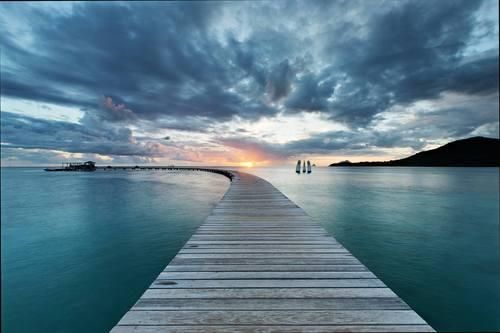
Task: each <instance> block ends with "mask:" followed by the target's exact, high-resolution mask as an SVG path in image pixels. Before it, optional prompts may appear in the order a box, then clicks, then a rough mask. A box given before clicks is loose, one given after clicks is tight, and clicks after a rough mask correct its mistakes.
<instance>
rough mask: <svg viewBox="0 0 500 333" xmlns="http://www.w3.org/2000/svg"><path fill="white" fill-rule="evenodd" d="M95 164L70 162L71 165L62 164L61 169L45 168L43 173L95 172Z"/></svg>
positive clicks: (90, 162)
mask: <svg viewBox="0 0 500 333" xmlns="http://www.w3.org/2000/svg"><path fill="white" fill-rule="evenodd" d="M95 170H96V167H95V162H92V161H87V162H83V163H80V162H72V163H63V165H62V167H61V168H47V169H45V171H95Z"/></svg>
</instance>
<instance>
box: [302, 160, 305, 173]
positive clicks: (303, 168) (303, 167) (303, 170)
mask: <svg viewBox="0 0 500 333" xmlns="http://www.w3.org/2000/svg"><path fill="white" fill-rule="evenodd" d="M302 173H306V161H304V162H302Z"/></svg>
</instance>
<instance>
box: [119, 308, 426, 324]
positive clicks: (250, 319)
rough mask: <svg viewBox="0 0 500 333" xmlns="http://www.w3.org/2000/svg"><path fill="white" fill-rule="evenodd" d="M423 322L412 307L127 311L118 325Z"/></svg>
mask: <svg viewBox="0 0 500 333" xmlns="http://www.w3.org/2000/svg"><path fill="white" fill-rule="evenodd" d="M222 323H224V324H226V325H308V324H311V323H314V324H316V325H329V324H330V325H335V324H336V325H348V324H386V325H387V324H392V325H398V324H425V321H423V320H422V318H420V317H419V316H418V315H417V314H416V313H415V312H414V311H411V310H348V311H342V310H329V311H325V310H318V311H310V310H302V311H286V310H266V311H238V310H235V311H194V310H192V311H189V310H179V311H161V310H160V311H129V312H127V314H125V316H124V317H123V318H122V320H121V321H120V324H121V325H193V324H194V325H214V324H219V325H220V324H222Z"/></svg>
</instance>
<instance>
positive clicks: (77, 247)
mask: <svg viewBox="0 0 500 333" xmlns="http://www.w3.org/2000/svg"><path fill="white" fill-rule="evenodd" d="M293 169H294V168H293V167H291V168H289V169H247V170H245V171H249V172H253V173H255V174H257V175H259V176H262V177H263V178H265V179H267V180H269V181H271V182H272V183H273V184H274V185H275V186H276V187H277V188H279V189H280V190H282V191H283V192H284V193H285V194H286V195H287V196H288V197H290V198H291V199H292V200H294V201H295V202H296V203H297V204H299V205H300V206H301V207H302V208H304V209H305V210H306V211H307V212H308V213H309V214H310V215H311V216H312V217H313V218H314V219H315V220H316V221H318V222H319V223H321V224H322V225H324V226H325V228H326V229H327V230H328V231H329V232H330V233H331V234H333V235H334V236H335V237H336V238H337V239H338V240H339V241H340V242H342V243H343V244H344V245H345V246H346V247H347V248H348V249H349V250H350V251H352V253H353V254H354V255H355V256H357V257H358V258H359V259H360V260H361V261H362V262H363V263H365V264H366V265H367V266H368V267H369V268H370V269H371V270H372V271H373V272H374V273H375V274H377V275H378V276H379V277H380V278H382V279H383V280H384V282H386V284H388V285H389V286H390V287H391V288H392V289H393V290H394V291H395V292H396V293H398V294H399V295H400V296H401V297H403V298H404V300H405V301H406V302H407V303H409V304H410V305H411V306H412V307H413V308H414V309H415V310H417V311H418V312H419V313H420V314H421V315H422V316H423V317H424V318H425V319H426V320H427V321H428V322H429V323H430V324H431V325H433V326H434V327H435V328H436V329H438V330H447V331H456V330H459V331H464V330H469V331H479V330H480V331H484V330H492V331H493V330H500V247H499V204H498V201H499V192H498V191H499V190H498V187H499V172H498V169H495V168H315V169H314V170H313V173H312V174H310V175H296V174H295V173H294V172H293ZM1 180H2V185H1V190H2V193H1V194H2V216H1V217H2V226H1V227H2V230H1V231H2V329H3V331H5V332H103V331H107V330H108V329H109V328H111V327H112V326H113V325H114V324H115V323H116V322H117V321H118V320H119V319H120V317H121V316H122V315H123V313H124V312H125V311H126V310H128V308H129V307H130V306H131V305H132V304H133V303H134V302H135V301H136V300H137V298H138V297H139V296H140V295H141V294H142V292H143V290H144V289H145V288H146V287H147V286H148V285H149V284H150V283H151V281H152V280H153V279H154V278H155V277H156V275H157V274H158V273H159V271H161V269H162V268H163V267H164V266H165V265H166V263H168V261H169V260H170V259H171V258H172V257H173V256H174V255H175V254H176V252H177V251H178V249H179V248H180V247H181V246H182V245H183V243H184V242H185V241H186V240H187V239H188V238H189V237H190V235H191V234H192V232H193V231H194V230H195V229H196V228H197V226H198V225H199V224H200V223H201V222H203V220H204V218H205V217H206V216H207V215H208V214H209V213H210V211H211V209H212V207H213V206H214V205H215V203H217V202H218V200H219V199H220V198H221V197H222V195H223V194H224V192H225V191H226V189H227V187H228V185H229V181H228V180H227V179H226V178H225V177H222V176H220V175H215V174H206V173H201V172H200V173H197V176H196V177H195V174H194V173H186V172H184V173H183V172H176V173H174V172H166V171H137V172H126V171H113V172H109V171H106V172H104V171H102V172H95V173H73V174H69V173H45V172H43V171H41V170H39V169H6V168H4V169H2V179H1Z"/></svg>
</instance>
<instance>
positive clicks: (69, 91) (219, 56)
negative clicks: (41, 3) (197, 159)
mask: <svg viewBox="0 0 500 333" xmlns="http://www.w3.org/2000/svg"><path fill="white" fill-rule="evenodd" d="M12 7H13V6H11V7H5V9H6V10H14V9H16V8H17V9H18V10H19V11H21V12H22V13H24V14H27V15H28V17H29V18H30V19H31V20H32V22H34V23H33V31H32V33H33V44H32V45H30V46H29V48H26V49H25V48H23V47H21V46H19V45H18V44H17V43H16V42H15V41H14V40H15V38H16V37H15V36H13V35H10V36H9V34H4V35H2V37H0V38H1V42H2V44H3V45H4V46H5V47H6V51H7V52H5V53H4V54H5V55H6V57H7V58H8V60H9V61H10V62H12V63H14V65H13V66H9V65H5V66H2V94H4V95H5V96H12V97H19V98H25V99H32V100H38V101H45V102H53V103H58V104H67V105H74V106H78V107H98V106H99V102H98V101H99V99H100V98H101V96H106V97H107V96H112V97H113V100H116V99H119V100H121V104H123V107H124V108H126V109H128V110H130V112H131V113H135V114H136V115H138V116H140V117H145V118H155V117H158V116H159V115H170V116H204V117H211V118H215V119H229V118H230V117H231V116H233V115H236V114H240V115H242V116H245V117H256V116H258V115H260V114H269V113H273V110H272V109H271V108H270V107H268V106H265V105H262V104H261V103H259V102H258V101H257V100H255V101H253V102H248V101H246V97H248V96H245V98H243V97H242V96H240V95H239V94H238V93H235V92H228V89H229V88H231V87H232V86H233V85H234V84H235V83H236V81H235V80H237V79H239V78H241V77H242V76H244V75H245V73H244V68H243V69H242V68H240V67H238V66H235V65H231V64H230V63H229V61H228V60H230V58H231V56H232V51H231V50H229V49H224V48H223V47H222V46H221V45H220V43H219V42H218V41H217V40H216V38H215V36H213V35H211V33H210V29H209V28H208V26H209V24H210V23H211V22H212V21H213V20H214V19H216V16H217V12H218V10H219V5H218V4H216V3H210V4H208V3H192V2H190V3H140V4H139V3H128V4H119V3H112V4H109V3H108V4H105V3H99V4H91V3H88V4H77V5H74V8H73V11H72V14H70V15H60V16H53V15H52V14H51V13H49V12H47V11H45V10H43V11H42V10H37V9H36V8H33V7H27V6H23V5H22V4H21V5H20V6H19V7H17V6H16V8H14V9H13V8H12ZM22 9H24V11H23V10H22ZM4 24H6V23H5V22H4ZM241 57H245V56H244V55H242V56H241ZM108 109H109V108H108ZM108 120H113V117H111V119H108ZM117 120H120V117H118V119H117Z"/></svg>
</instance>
